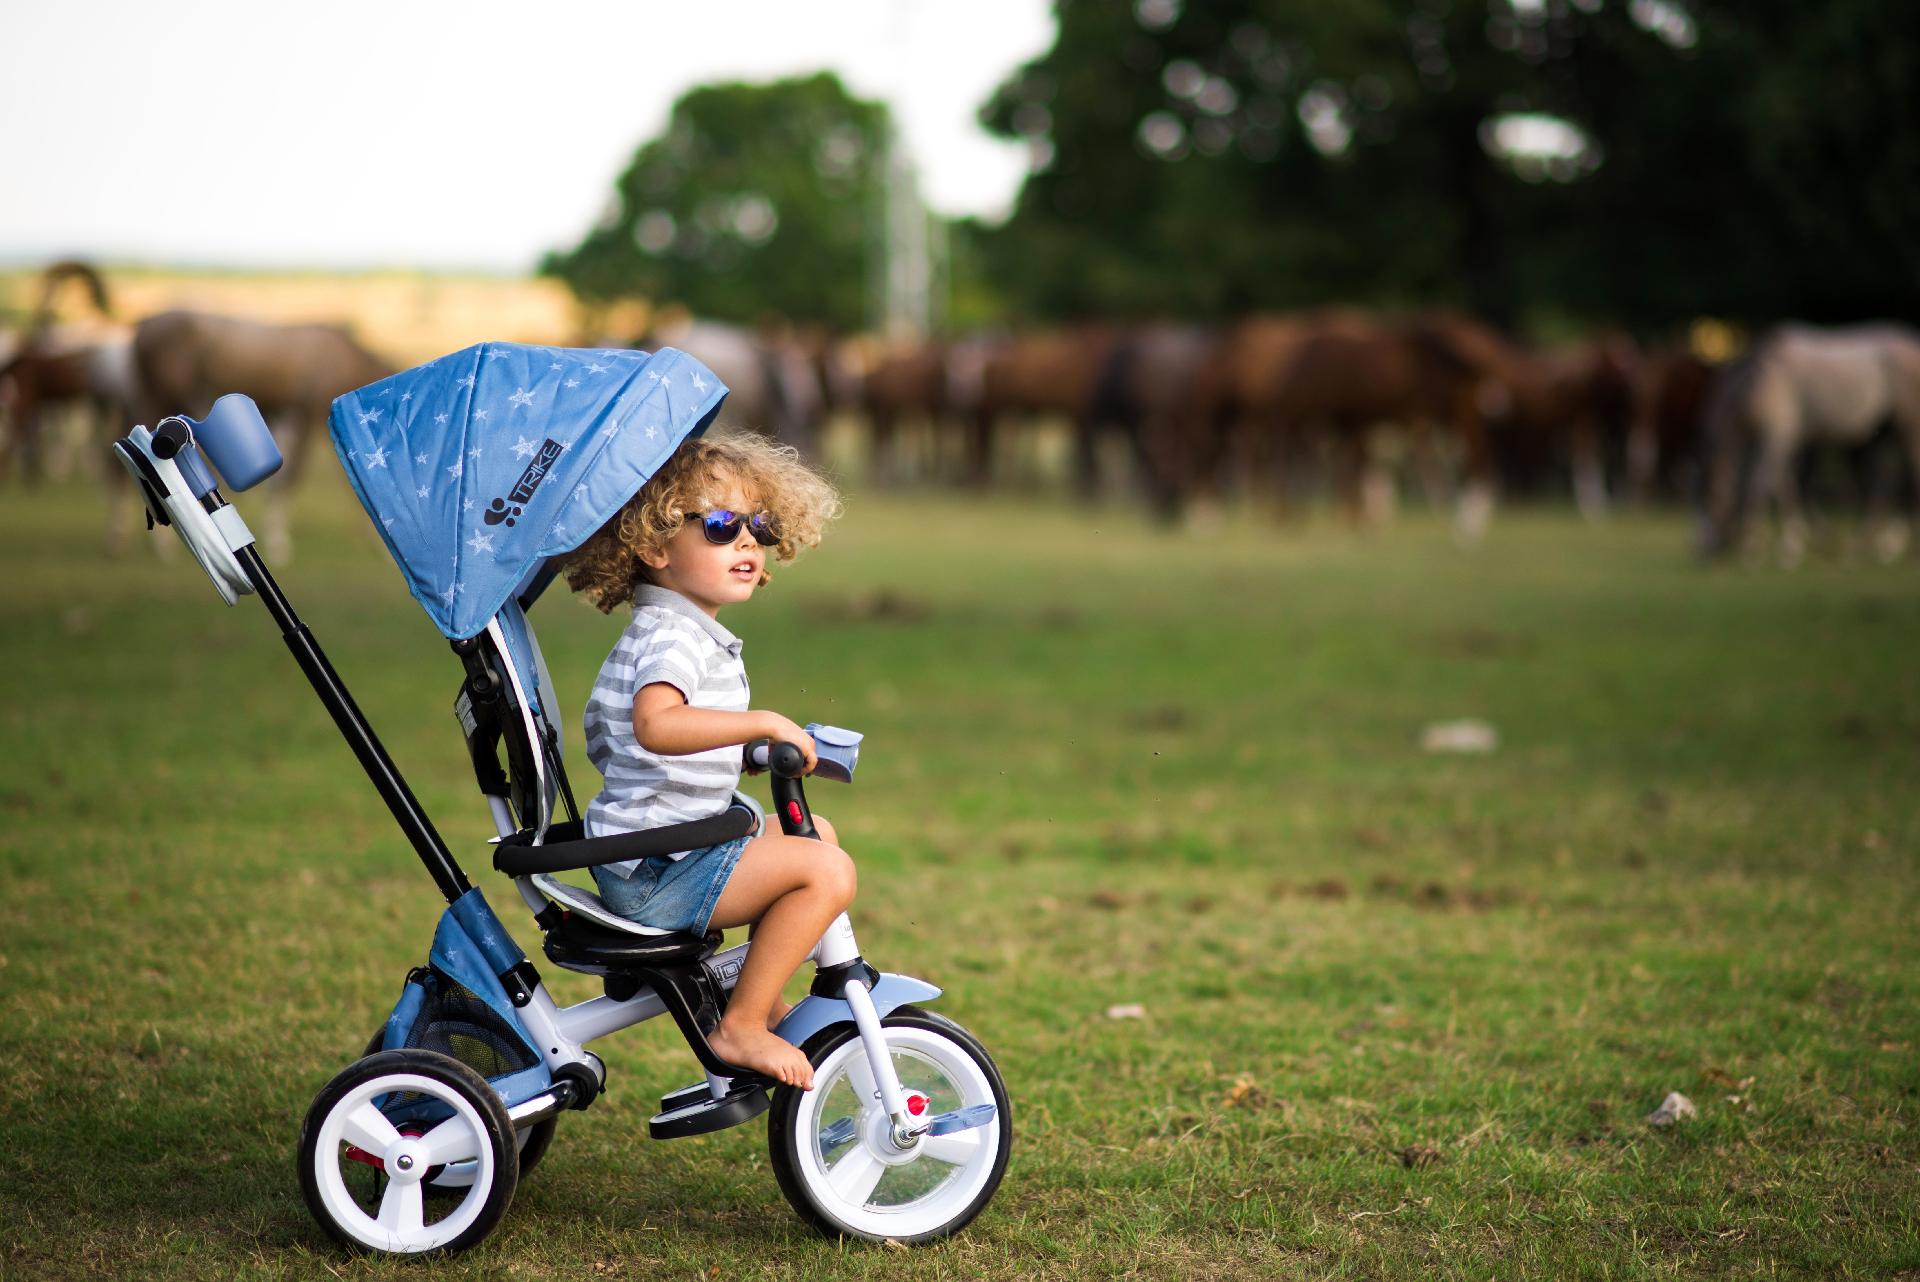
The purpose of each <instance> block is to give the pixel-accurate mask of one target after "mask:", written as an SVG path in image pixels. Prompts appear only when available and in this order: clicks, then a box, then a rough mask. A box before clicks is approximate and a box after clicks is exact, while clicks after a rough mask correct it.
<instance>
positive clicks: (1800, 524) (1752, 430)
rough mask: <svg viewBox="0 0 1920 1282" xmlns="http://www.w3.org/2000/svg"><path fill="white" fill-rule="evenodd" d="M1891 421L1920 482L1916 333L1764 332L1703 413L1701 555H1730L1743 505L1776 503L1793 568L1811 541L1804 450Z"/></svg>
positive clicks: (1884, 543)
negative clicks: (1705, 451)
mask: <svg viewBox="0 0 1920 1282" xmlns="http://www.w3.org/2000/svg"><path fill="white" fill-rule="evenodd" d="M1889 422H1891V423H1892V425H1893V429H1894V432H1895V434H1896V436H1897V437H1898V438H1899V441H1900V445H1901V449H1902V450H1903V452H1904V454H1905V457H1906V461H1907V464H1908V467H1909V469H1910V470H1911V473H1912V475H1913V477H1914V478H1915V480H1916V482H1920V334H1916V333H1915V332H1914V331H1912V330H1910V329H1907V328H1905V327H1903V326H1899V325H1862V326H1856V327H1852V328H1847V329H1830V330H1823V329H1814V328H1811V327H1809V326H1804V325H1783V326H1780V327H1779V328H1777V329H1775V330H1773V331H1771V332H1770V333H1768V334H1767V335H1766V336H1765V337H1764V338H1763V339H1761V341H1760V342H1759V343H1757V344H1756V345H1755V347H1754V349H1753V351H1752V352H1750V353H1749V354H1748V355H1747V356H1746V357H1745V358H1743V359H1742V360H1741V361H1740V363H1739V364H1738V365H1737V366H1736V367H1735V368H1734V369H1733V370H1732V371H1731V373H1730V374H1729V375H1728V376H1727V377H1726V378H1725V379H1724V380H1722V382H1721V384H1720V386H1719V388H1718V389H1717V390H1716V392H1715V394H1714V398H1713V401H1712V403H1711V405H1710V407H1709V409H1708V412H1707V440H1708V445H1709V448H1710V449H1711V450H1712V463H1711V467H1710V471H1709V473H1708V478H1707V496H1706V497H1707V508H1706V514H1705V515H1706V524H1705V527H1704V528H1703V530H1702V538H1701V550H1702V551H1703V552H1705V553H1709V554H1711V553H1717V552H1722V551H1725V550H1727V548H1728V547H1730V546H1731V545H1732V543H1733V542H1734V536H1735V533H1736V530H1737V527H1738V526H1739V524H1740V522H1741V517H1742V515H1743V509H1746V510H1750V511H1752V512H1756V513H1760V514H1762V515H1764V514H1765V512H1766V511H1767V509H1768V507H1769V506H1771V508H1772V511H1773V515H1774V518H1775V520H1776V522H1777V525H1778V529H1779V540H1780V543H1779V550H1780V557H1781V560H1782V561H1784V562H1786V563H1787V564H1793V563H1795V562H1797V561H1798V560H1799V559H1800V558H1801V556H1803V555H1804V554H1805V551H1806V543H1807V529H1806V520H1805V517H1804V516H1803V515H1802V514H1801V509H1800V496H1799V486H1798V482H1797V481H1796V479H1795V464H1796V463H1797V462H1798V460H1799V458H1800V456H1801V454H1802V453H1803V452H1805V450H1806V449H1807V448H1808V447H1809V446H1813V445H1840V446H1857V445H1863V444H1865V443H1866V442H1867V441H1868V440H1870V439H1871V438H1872V437H1873V436H1874V434H1875V433H1876V432H1878V431H1879V429H1880V428H1881V426H1882V425H1884V424H1886V423H1889ZM1748 457H1750V458H1751V460H1752V462H1751V465H1750V467H1749V468H1748V469H1747V485H1746V491H1745V494H1744V495H1742V493H1741V491H1740V479H1741V477H1740V473H1741V470H1742V461H1743V460H1744V459H1746V458H1748ZM1883 488H1884V487H1881V486H1876V487H1875V490H1876V491H1879V490H1881V489H1883ZM1743 500H1744V501H1743ZM1900 533H1904V526H1902V527H1901V529H1900ZM1877 542H1878V543H1879V546H1881V547H1882V549H1883V550H1886V551H1889V552H1897V549H1898V547H1899V546H1900V544H1901V543H1902V542H1903V540H1901V539H1900V538H1899V535H1898V534H1893V535H1888V534H1887V532H1885V531H1883V532H1881V535H1880V537H1879V538H1878V539H1877Z"/></svg>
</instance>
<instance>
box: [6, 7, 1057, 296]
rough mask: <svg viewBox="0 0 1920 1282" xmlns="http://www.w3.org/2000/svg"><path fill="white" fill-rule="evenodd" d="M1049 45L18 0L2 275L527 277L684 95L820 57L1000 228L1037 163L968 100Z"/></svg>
mask: <svg viewBox="0 0 1920 1282" xmlns="http://www.w3.org/2000/svg"><path fill="white" fill-rule="evenodd" d="M1053 38H1054V22H1053V17H1052V12H1051V5H1050V3H1049V0H968V2H966V3H960V2H958V0H830V2H827V0H813V2H812V3H807V2H804V0H802V2H795V0H787V2H786V3H778V2H775V0H701V2H699V3H691V4H680V5H661V4H653V3H642V2H639V0H634V2H631V3H626V4H615V3H568V2H565V0H559V2H554V3H548V4H542V5H538V6H534V5H526V4H520V5H515V4H506V3H499V2H498V0H478V2H473V3H465V4H457V5H456V4H449V3H443V2H441V0H383V2H379V3H371V2H367V0H330V2H329V3H325V4H289V3H285V2H284V0H248V2H244V3H243V2H239V0H168V2H167V3H164V4H156V3H152V2H151V0H145V2H142V3H131V2H129V0H113V2H111V3H108V2H103V0H58V2H57V3H56V2H54V0H0V49H5V50H7V51H8V55H9V56H8V58H7V60H6V61H7V69H6V72H5V74H4V76H0V119H4V120H5V121H7V122H8V127H7V128H6V129H5V130H3V131H0V261H7V262H12V263H22V264H37V263H38V262H40V261H43V260H45V259H47V258H49V257H53V256H57V255H68V254H81V255H85V256H88V257H92V258H97V259H101V260H104V261H114V262H127V261H139V262H149V263H178V264H191V265H195V266H236V267H268V266H271V267H323V268H324V267H343V268H344V267H386V266H398V267H425V268H433V269H447V270H461V269H480V270H487V271H498V272H518V271H525V270H529V269H531V268H532V267H533V266H534V265H535V264H536V263H537V261H538V260H539V257H540V255H541V254H542V253H544V252H545V251H546V250H548V249H554V248H566V247H570V246H571V245H572V244H574V243H575V242H577V241H578V240H579V238H580V236H581V235H582V234H583V233H584V232H585V231H586V229H587V228H588V227H589V226H590V225H591V224H592V223H593V222H594V220H595V219H596V218H597V217H598V216H599V215H600V213H601V212H602V211H603V210H604V209H605V207H606V205H607V202H608V200H609V197H610V195H611V193H612V190H613V181H614V179H615V178H616V177H617V176H618V174H619V173H620V171H621V170H622V169H623V168H624V167H625V165H626V163H627V161H628V159H629V158H630V157H631V156H632V154H633V151H634V149H635V148H636V147H638V146H639V145H640V144H641V143H642V142H644V141H645V140H647V139H648V138H650V137H652V136H653V135H654V134H655V133H657V132H658V131H659V130H660V128H661V127H662V126H663V125H664V124H665V123H666V119H667V112H668V110H669V108H670V107H671V105H672V103H673V100H674V99H675V98H676V97H678V96H679V95H680V94H681V93H683V92H684V91H685V90H687V89H689V88H691V87H693V86H695V85H699V84H705V83H709V82H712V81H716V80H769V79H776V78H779V77H782V76H789V75H795V74H800V73H807V72H812V71H815V70H819V69H821V68H826V69H830V70H833V71H836V72H838V73H839V74H840V76H841V78H842V79H843V80H844V81H845V82H846V83H847V85H848V87H849V88H850V89H852V90H853V92H855V93H856V94H859V95H861V96H863V97H875V98H881V99H884V100H885V101H887V102H888V103H889V104H890V105H891V106H892V107H893V110H894V115H895V119H896V121H897V122H898V123H899V125H900V127H901V130H902V133H903V135H904V138H905V140H906V143H907V146H908V148H909V149H910V152H911V154H912V156H913V158H914V160H915V162H916V164H917V165H918V167H919V170H920V176H921V187H922V194H923V195H924V196H925V197H926V199H927V202H928V204H930V205H931V206H932V207H933V208H934V209H936V210H938V211H939V212H941V213H945V214H950V215H952V214H980V215H984V216H987V217H989V218H992V217H997V216H999V215H1001V214H1004V213H1005V212H1006V210H1007V208H1008V207H1009V206H1010V204H1011V202H1012V200H1013V197H1014V195H1015V194H1016V193H1017V191H1018V190H1019V186H1020V180H1021V177H1022V175H1023V174H1024V172H1025V149H1024V148H1022V147H1020V146H1018V145H1016V144H1011V143H1005V142H1001V141H999V140H997V139H993V138H991V137H989V136H988V135H987V134H986V133H985V132H984V131H982V130H981V129H980V127H979V125H978V124H977V123H976V122H975V113H976V111H977V110H978V108H979V106H980V104H981V103H983V102H984V101H985V100H986V98H987V97H988V95H989V94H990V93H991V92H992V91H993V89H994V87H995V86H996V85H998V84H999V83H1000V81H1001V80H1002V79H1003V78H1004V77H1005V76H1006V75H1007V73H1009V72H1010V71H1012V70H1013V69H1014V68H1016V67H1018V66H1020V65H1021V64H1022V63H1024V62H1027V61H1029V60H1031V59H1033V58H1035V57H1038V56H1039V55H1040V54H1041V53H1043V52H1044V51H1045V50H1046V49H1047V48H1048V47H1049V46H1050V45H1051V44H1052V43H1053Z"/></svg>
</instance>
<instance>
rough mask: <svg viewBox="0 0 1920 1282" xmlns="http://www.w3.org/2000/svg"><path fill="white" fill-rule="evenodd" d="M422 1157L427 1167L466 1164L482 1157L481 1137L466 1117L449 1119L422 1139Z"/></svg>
mask: <svg viewBox="0 0 1920 1282" xmlns="http://www.w3.org/2000/svg"><path fill="white" fill-rule="evenodd" d="M420 1148H421V1155H422V1157H424V1158H425V1160H426V1163H427V1165H429V1166H439V1165H441V1164H443V1163H446V1162H464V1161H466V1160H468V1159H469V1158H475V1157H479V1156H480V1137H479V1136H478V1135H477V1134H475V1133H474V1129H473V1127H472V1126H471V1125H469V1124H468V1122H467V1119H466V1118H464V1117H458V1116H455V1117H449V1118H448V1119H447V1120H446V1121H444V1122H442V1123H440V1125H438V1126H436V1127H434V1128H433V1129H432V1130H430V1131H428V1132H427V1133H426V1134H425V1135H422V1136H421V1137H420Z"/></svg>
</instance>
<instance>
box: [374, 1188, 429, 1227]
mask: <svg viewBox="0 0 1920 1282" xmlns="http://www.w3.org/2000/svg"><path fill="white" fill-rule="evenodd" d="M422 1202H423V1199H422V1197H421V1193H420V1183H419V1181H417V1180H405V1181H402V1180H395V1181H393V1182H392V1183H390V1184H388V1185H387V1195H386V1196H385V1197H383V1198H381V1199H380V1227H381V1228H383V1229H385V1230H386V1231H387V1232H389V1233H391V1234H393V1235H394V1237H395V1238H396V1239H401V1240H405V1238H407V1237H409V1236H411V1235H412V1234H415V1233H418V1232H419V1231H420V1230H421V1229H423V1228H425V1227H426V1222H427V1221H426V1213H425V1212H424V1211H423V1210H422V1209H421V1208H422Z"/></svg>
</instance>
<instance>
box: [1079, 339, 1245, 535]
mask: <svg viewBox="0 0 1920 1282" xmlns="http://www.w3.org/2000/svg"><path fill="white" fill-rule="evenodd" d="M1215 342H1216V338H1215V336H1214V334H1213V333H1212V332H1211V331H1209V330H1206V329H1203V328H1200V327H1199V326H1195V325H1181V324H1175V323H1171V322H1166V323H1158V324H1150V325H1141V326H1137V327H1134V328H1131V329H1129V330H1127V331H1125V332H1124V333H1123V334H1122V335H1121V336H1120V338H1119V340H1118V341H1117V342H1116V343H1115V344H1114V347H1113V350H1112V352H1111V354H1110V355H1109V356H1108V359H1107V366H1106V369H1105V370H1104V371H1103V372H1102V374H1101V377H1100V382H1099V386H1098V388H1097V390H1096V392H1095V395H1094V403H1093V406H1092V408H1091V410H1090V413H1091V416H1092V418H1093V420H1094V421H1095V422H1097V423H1101V424H1106V425H1108V426H1110V427H1113V428H1116V429H1118V430H1119V431H1120V432H1121V434H1122V435H1123V436H1124V437H1125V438H1126V440H1127V441H1128V443H1129V444H1130V445H1131V446H1132V450H1133V456H1134V461H1135V463H1136V465H1137V467H1138V469H1139V481H1140V486H1141V489H1142V490H1143V491H1144V493H1145V495H1146V499H1147V504H1148V507H1149V509H1150V510H1151V511H1152V513H1153V515H1154V516H1156V517H1158V518H1159V519H1161V520H1172V519H1173V518H1174V517H1176V516H1177V515H1178V514H1179V511H1180V505H1181V503H1182V501H1183V500H1184V498H1185V497H1186V496H1187V495H1188V494H1190V493H1191V492H1192V491H1193V490H1194V488H1195V485H1196V481H1195V477H1196V475H1197V473H1198V472H1199V470H1200V469H1201V468H1202V467H1205V466H1207V465H1208V464H1207V463H1206V462H1205V461H1203V459H1202V457H1201V451H1202V450H1203V449H1204V448H1205V447H1206V437H1207V423H1206V419H1205V410H1204V407H1203V406H1202V404H1201V402H1200V399H1199V398H1200V392H1201V380H1202V378H1203V377H1204V376H1205V375H1206V373H1207V372H1208V371H1209V369H1210V367H1211V363H1212V361H1213V356H1214V346H1215Z"/></svg>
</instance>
